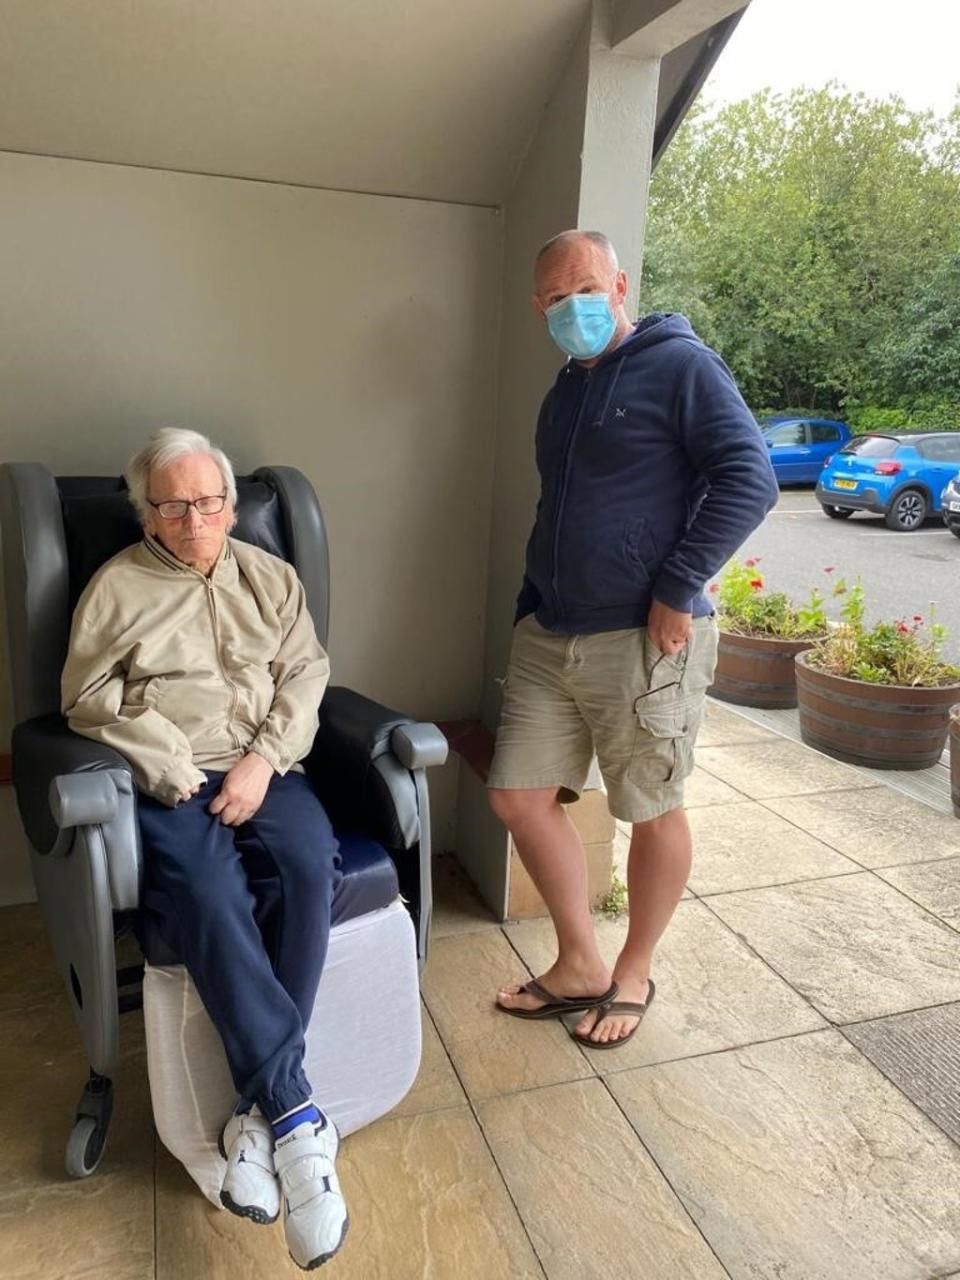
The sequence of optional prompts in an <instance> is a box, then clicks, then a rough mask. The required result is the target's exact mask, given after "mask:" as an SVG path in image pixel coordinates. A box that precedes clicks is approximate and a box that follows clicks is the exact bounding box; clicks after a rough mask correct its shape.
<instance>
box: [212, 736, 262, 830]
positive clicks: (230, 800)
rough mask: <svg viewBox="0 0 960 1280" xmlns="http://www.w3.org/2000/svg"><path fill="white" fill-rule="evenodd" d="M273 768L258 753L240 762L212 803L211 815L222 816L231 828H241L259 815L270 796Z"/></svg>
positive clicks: (221, 818)
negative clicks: (258, 812)
mask: <svg viewBox="0 0 960 1280" xmlns="http://www.w3.org/2000/svg"><path fill="white" fill-rule="evenodd" d="M272 777H273V767H272V766H271V765H269V764H267V762H266V760H264V758H263V756H258V755H257V753H256V752H255V751H250V752H248V753H247V754H246V755H245V756H244V757H243V759H242V760H238V761H237V763H236V764H235V765H234V766H233V768H232V769H231V770H230V772H229V773H228V774H227V776H226V777H225V778H224V780H223V784H222V786H221V787H220V790H219V791H218V792H217V794H216V795H215V796H214V797H213V799H212V800H211V801H210V812H211V813H218V814H219V815H220V821H221V822H222V823H223V824H224V826H227V827H238V826H239V825H240V823H241V822H246V821H247V820H248V819H249V818H252V817H253V815H254V814H255V813H256V812H257V810H258V809H259V808H260V806H261V805H262V804H263V797H264V796H265V795H266V794H267V787H269V785H270V779H271V778H272Z"/></svg>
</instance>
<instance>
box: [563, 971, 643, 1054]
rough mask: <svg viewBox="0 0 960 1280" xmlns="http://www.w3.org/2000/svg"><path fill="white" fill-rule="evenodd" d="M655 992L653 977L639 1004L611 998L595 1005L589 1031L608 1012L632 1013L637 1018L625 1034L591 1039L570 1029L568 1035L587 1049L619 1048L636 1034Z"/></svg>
mask: <svg viewBox="0 0 960 1280" xmlns="http://www.w3.org/2000/svg"><path fill="white" fill-rule="evenodd" d="M656 994H657V988H656V987H655V986H654V982H653V979H652V978H651V979H650V989H649V991H648V992H647V999H646V1001H645V1003H643V1004H639V1003H638V1002H637V1001H635V1000H611V1001H608V1002H605V1003H604V1004H601V1005H599V1006H595V1008H596V1009H597V1014H598V1017H597V1021H596V1022H595V1023H594V1024H593V1027H592V1028H591V1031H593V1030H595V1029H596V1028H597V1026H599V1024H600V1023H601V1022H602V1021H603V1019H604V1018H605V1017H606V1016H607V1014H608V1013H626V1014H632V1015H633V1016H634V1017H636V1018H637V1025H636V1026H635V1027H634V1028H633V1030H632V1031H628V1032H627V1034H626V1035H625V1036H620V1038H619V1039H617V1040H591V1039H590V1036H589V1034H588V1035H585V1036H580V1035H577V1033H576V1032H575V1031H571V1032H570V1035H571V1037H572V1038H573V1039H574V1040H576V1042H577V1044H582V1045H586V1047H587V1048H588V1049H619V1048H620V1046H621V1045H624V1044H626V1043H627V1041H628V1040H632V1039H633V1037H634V1036H635V1035H636V1034H637V1031H638V1030H639V1029H640V1023H641V1022H643V1015H644V1014H645V1013H646V1012H647V1010H648V1009H649V1008H650V1006H651V1005H652V1004H653V997H654V996H655V995H656ZM585 1012H586V1011H585Z"/></svg>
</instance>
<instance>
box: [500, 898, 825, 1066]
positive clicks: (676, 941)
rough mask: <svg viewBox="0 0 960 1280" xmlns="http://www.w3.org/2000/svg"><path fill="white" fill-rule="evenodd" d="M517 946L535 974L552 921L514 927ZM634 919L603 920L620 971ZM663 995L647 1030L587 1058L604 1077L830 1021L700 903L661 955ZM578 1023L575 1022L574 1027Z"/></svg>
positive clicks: (549, 956)
mask: <svg viewBox="0 0 960 1280" xmlns="http://www.w3.org/2000/svg"><path fill="white" fill-rule="evenodd" d="M506 931H507V934H508V936H509V938H510V941H511V942H512V943H513V945H514V946H515V947H516V949H517V950H518V951H519V952H520V954H521V955H522V956H523V958H524V960H525V961H526V963H527V964H528V965H529V966H530V968H531V969H532V970H533V971H534V972H535V973H542V972H543V970H544V969H546V968H547V967H548V966H549V965H550V964H551V963H552V961H553V959H554V957H555V954H556V948H555V943H554V934H553V929H552V928H551V926H550V925H549V923H548V922H547V921H542V920H529V921H524V922H523V923H521V924H517V925H510V926H508V928H507V930H506ZM626 932H627V922H626V920H598V921H597V938H598V942H599V946H600V951H601V954H602V955H603V957H604V959H605V960H606V961H607V963H608V964H610V965H611V966H612V965H613V962H614V960H615V959H616V957H617V954H618V952H619V951H620V949H621V947H622V946H623V941H624V938H625V937H626ZM653 974H654V979H655V981H656V984H657V995H656V999H655V1000H654V1002H653V1004H652V1005H651V1006H650V1011H649V1013H648V1014H647V1015H646V1017H645V1018H644V1021H643V1026H642V1027H641V1028H640V1030H639V1031H638V1032H637V1034H636V1035H635V1036H634V1037H633V1039H632V1040H631V1041H630V1042H629V1044H625V1045H623V1047H622V1048H620V1049H615V1050H603V1049H601V1050H593V1051H591V1050H589V1049H584V1050H583V1053H584V1054H585V1056H586V1057H587V1058H588V1059H589V1062H590V1065H591V1066H592V1067H593V1069H594V1070H595V1071H597V1072H598V1073H600V1074H607V1073H609V1072H613V1071H622V1070H624V1069H626V1068H628V1067H636V1066H641V1065H643V1064H645V1063H650V1062H663V1061H666V1060H669V1059H671V1058H686V1057H692V1056H694V1055H696V1054H702V1053H710V1052H712V1051H715V1050H718V1049H727V1048H730V1047H732V1046H735V1045H743V1044H750V1043H752V1042H754V1041H756V1040H772V1039H775V1038H777V1037H779V1036H786V1035H793V1034H796V1033H797V1032H801V1031H810V1030H813V1029H815V1028H818V1027H823V1026H824V1025H825V1023H824V1021H823V1019H822V1018H821V1017H820V1015H819V1014H818V1013H817V1012H816V1011H815V1010H814V1009H811V1008H810V1006H809V1004H807V1002H806V1001H805V1000H803V999H801V997H800V996H798V995H797V994H796V993H795V992H794V991H792V990H791V989H790V987H789V986H787V984H786V983H785V982H784V981H782V979H780V978H778V977H777V976H776V974H774V973H772V972H771V971H770V969H769V968H768V967H767V965H765V964H764V963H763V961H762V960H759V959H758V958H757V957H756V956H755V955H753V954H752V952H751V951H750V950H749V948H747V947H745V946H744V945H743V944H742V943H741V942H740V941H739V940H738V939H737V938H736V937H735V936H734V934H733V933H732V932H731V931H730V930H729V929H727V928H726V927H725V926H724V925H723V924H721V923H720V922H719V921H718V920H717V919H716V917H715V916H713V915H712V914H711V913H710V911H708V910H707V908H706V907H705V906H704V905H703V904H702V903H699V902H681V903H680V905H679V906H678V908H677V911H676V914H675V915H674V917H673V920H672V921H671V922H670V926H669V928H668V929H667V931H666V933H665V934H664V935H663V938H662V939H661V941H660V945H659V947H658V948H657V952H656V955H655V956H654V969H653ZM577 1020H578V1019H577V1016H576V1015H572V1016H571V1017H569V1018H568V1019H567V1022H568V1023H569V1024H570V1025H574V1024H575V1023H576V1022H577Z"/></svg>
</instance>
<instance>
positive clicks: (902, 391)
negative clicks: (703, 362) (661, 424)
mask: <svg viewBox="0 0 960 1280" xmlns="http://www.w3.org/2000/svg"><path fill="white" fill-rule="evenodd" d="M958 209H960V105H958V107H957V108H956V109H955V110H954V111H953V112H952V113H951V115H950V116H948V117H947V118H946V119H944V120H938V119H936V118H935V117H934V116H932V115H931V114H929V113H920V112H912V111H909V110H908V109H907V108H906V107H905V106H904V104H903V102H902V100H901V99H899V98H896V97H892V98H889V99H886V100H882V101H876V100H871V99H868V98H866V97H864V96H863V95H860V94H850V93H848V92H846V91H844V90H843V89H841V88H839V87H838V86H836V85H831V86H828V87H827V88H825V89H820V90H815V91H811V90H798V91H796V92H794V93H790V94H788V95H776V94H774V93H772V92H770V91H769V90H766V91H764V92H762V93H759V94H756V95H755V96H754V97H752V98H748V99H746V100H744V101H743V102H738V103H734V104H731V105H729V106H725V107H723V108H722V109H721V110H719V111H717V112H715V113H711V112H710V111H708V110H707V109H705V108H703V107H699V108H696V109H695V110H694V111H693V112H692V113H691V115H690V117H689V118H688V120H687V122H686V123H685V124H684V126H683V128H682V129H681V130H680V131H678V133H677V136H676V137H675V138H674V140H673V142H672V143H671V145H670V147H669V148H668V149H667V151H666V153H665V154H664V157H663V158H662V160H661V162H660V164H659V166H658V168H657V171H656V174H655V175H654V180H653V183H652V185H651V199H650V211H649V219H648V228H647V249H646V257H645V262H644V277H643V287H642V298H643V303H644V308H645V309H646V310H654V309H663V310H679V311H684V312H685V313H686V314H687V315H688V316H689V317H690V319H691V321H692V322H693V324H694V327H695V328H696V329H697V330H698V332H699V333H700V334H701V336H702V337H703V338H704V339H705V340H706V341H708V342H710V343H711V344H712V345H714V346H716V347H717V349H718V350H719V351H720V352H721V353H722V354H723V356H724V357H725V359H726V360H727V361H728V363H729V364H730V365H731V367H732V368H733V370H734V372H735V374H736V376H737V378H738V380H739V382H740V384H741V386H742V388H743V390H744V393H745V395H746V396H747V398H748V400H749V401H750V402H751V403H752V404H754V405H756V406H761V405H775V406H787V405H805V406H809V407H810V408H813V409H817V410H819V411H827V410H830V411H837V410H840V409H841V408H842V406H843V405H844V404H845V403H846V402H848V401H859V402H861V403H862V402H865V401H873V402H879V403H886V404H897V405H900V404H903V405H907V404H910V403H913V402H916V401H918V400H923V399H927V400H929V398H930V397H934V398H936V397H940V398H943V397H956V398H957V399H960V395H957V387H958V376H960V375H958V361H957V358H956V357H957V353H958V352H957V344H958V342H960V339H958V337H957V335H958V333H960V284H958V265H957V264H958V261H960V258H958V255H960V219H958V217H957V210H958Z"/></svg>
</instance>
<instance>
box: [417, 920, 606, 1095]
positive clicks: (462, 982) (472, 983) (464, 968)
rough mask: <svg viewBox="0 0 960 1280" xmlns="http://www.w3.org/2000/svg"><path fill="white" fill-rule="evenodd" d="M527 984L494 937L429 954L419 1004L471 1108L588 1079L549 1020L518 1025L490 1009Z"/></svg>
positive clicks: (461, 938) (578, 1056)
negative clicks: (507, 990)
mask: <svg viewBox="0 0 960 1280" xmlns="http://www.w3.org/2000/svg"><path fill="white" fill-rule="evenodd" d="M529 977H530V975H529V973H527V971H526V969H525V968H524V966H523V963H522V962H521V961H520V960H519V959H518V957H517V954H516V952H515V951H514V950H513V948H512V947H511V946H510V944H509V943H508V942H507V939H506V938H505V937H504V935H503V933H501V932H500V930H499V929H497V930H493V931H489V932H485V933H475V934H458V935H456V936H454V937H449V938H437V939H436V941H435V942H434V944H433V946H432V947H431V948H430V959H429V961H428V963H427V968H426V970H425V972H424V975H423V998H424V1000H425V1002H426V1005H427V1008H428V1009H429V1010H430V1014H431V1016H432V1018H433V1020H434V1023H435V1024H436V1027H437V1030H438V1031H439V1032H440V1035H441V1037H442V1039H443V1042H444V1044H445V1045H446V1047H447V1052H448V1053H449V1054H450V1057H451V1059H452V1060H453V1063H454V1065H455V1066H456V1069H457V1074H458V1075H459V1077H460V1081H461V1083H462V1084H463V1087H464V1088H465V1089H466V1091H467V1094H468V1096H469V1097H470V1098H471V1099H472V1100H473V1101H476V1100H477V1099H480V1098H489V1097H492V1096H494V1095H496V1094H500V1093H512V1092H514V1091H515V1090H517V1089H530V1088H535V1087H537V1086H539V1085H547V1084H558V1083H560V1082H561V1081H563V1080H578V1079H582V1078H583V1077H584V1076H589V1075H592V1071H591V1069H590V1067H589V1065H588V1064H587V1063H586V1062H585V1061H584V1057H583V1054H582V1053H580V1052H579V1050H578V1049H577V1047H576V1045H574V1043H573V1041H572V1040H571V1039H570V1037H569V1036H568V1035H567V1033H566V1032H565V1031H564V1029H563V1027H562V1026H560V1025H559V1023H557V1022H556V1021H555V1020H553V1019H550V1020H544V1021H540V1022H528V1021H523V1020H522V1019H520V1018H513V1017H511V1016H510V1015H509V1014H507V1013H504V1012H503V1011H502V1010H500V1009H498V1008H497V1007H496V1005H495V1002H494V998H495V996H496V993H497V991H498V990H499V988H500V987H502V986H504V985H505V984H508V983H511V982H520V983H522V982H526V981H527V979H528V978H529Z"/></svg>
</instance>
